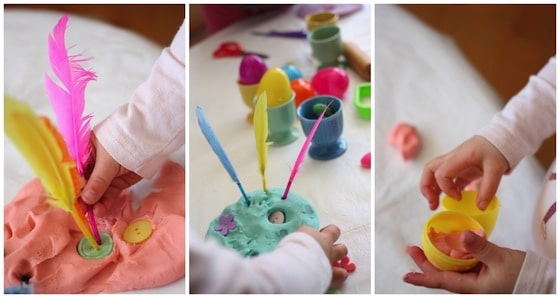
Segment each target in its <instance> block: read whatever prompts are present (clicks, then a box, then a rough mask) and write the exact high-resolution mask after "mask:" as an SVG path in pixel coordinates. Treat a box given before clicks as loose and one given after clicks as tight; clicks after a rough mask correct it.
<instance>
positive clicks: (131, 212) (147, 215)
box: [4, 162, 185, 294]
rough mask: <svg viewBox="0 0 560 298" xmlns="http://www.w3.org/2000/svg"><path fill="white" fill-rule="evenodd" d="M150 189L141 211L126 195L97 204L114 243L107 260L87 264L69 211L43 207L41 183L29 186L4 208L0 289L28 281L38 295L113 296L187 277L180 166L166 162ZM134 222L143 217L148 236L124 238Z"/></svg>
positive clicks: (102, 228)
mask: <svg viewBox="0 0 560 298" xmlns="http://www.w3.org/2000/svg"><path fill="white" fill-rule="evenodd" d="M153 187H154V188H155V190H154V191H153V192H152V193H150V194H149V195H148V196H147V197H145V198H144V199H143V200H142V201H141V203H140V204H139V206H136V205H134V204H133V202H132V197H131V194H130V191H129V190H125V191H124V192H123V193H121V194H120V195H119V197H116V198H110V199H107V200H102V201H100V202H99V203H97V204H95V206H94V213H95V217H96V219H95V220H96V222H97V224H98V228H99V230H100V231H104V232H107V233H109V234H110V235H111V236H112V238H113V242H114V246H113V251H112V252H111V253H110V254H109V255H108V256H106V257H103V258H100V259H93V260H90V259H85V258H82V257H81V256H80V255H79V254H78V253H77V251H76V246H77V244H78V242H79V241H80V239H82V237H83V235H82V234H81V232H80V231H79V229H78V228H77V226H76V224H75V223H74V221H73V220H72V216H71V215H70V213H67V212H65V211H63V210H62V209H59V208H57V207H53V206H51V205H49V204H47V203H46V202H45V198H44V195H43V194H44V189H43V186H42V185H41V183H40V181H39V180H38V179H33V180H32V181H30V182H29V183H28V184H27V185H25V186H24V187H23V188H22V190H21V191H20V192H19V193H18V194H17V195H16V197H15V198H14V199H13V200H12V201H11V202H10V203H9V204H8V205H7V206H5V208H4V287H10V286H17V285H20V282H21V279H22V276H26V277H29V278H30V279H29V282H30V284H31V285H32V286H33V288H34V292H35V293H36V294H41V293H100V292H105V293H113V292H121V291H127V290H134V289H147V288H154V287H159V286H163V285H166V284H168V283H171V282H173V281H176V280H178V279H180V278H182V277H183V276H185V171H184V169H183V168H182V167H181V166H179V165H177V164H175V163H172V162H167V163H166V164H165V165H164V166H163V168H162V169H161V173H160V177H159V178H158V179H157V180H156V181H155V182H154V184H153ZM133 205H134V207H133ZM84 210H85V209H84ZM136 219H146V220H148V221H149V222H150V223H151V225H152V229H153V232H152V234H151V235H150V236H149V238H148V239H146V240H145V241H144V242H141V243H137V244H130V243H127V242H126V241H124V240H123V237H122V235H123V232H124V230H125V229H126V228H127V226H128V225H129V224H130V223H131V222H133V221H134V220H136Z"/></svg>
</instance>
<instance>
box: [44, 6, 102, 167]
mask: <svg viewBox="0 0 560 298" xmlns="http://www.w3.org/2000/svg"><path fill="white" fill-rule="evenodd" d="M67 23H68V16H67V15H63V16H62V17H61V18H60V20H59V21H58V23H57V24H56V26H55V27H54V29H53V31H52V33H51V34H50V35H49V39H48V48H49V61H50V65H51V69H52V71H53V72H54V74H55V76H56V77H57V78H58V80H59V81H60V83H61V84H62V86H59V85H57V84H56V83H55V82H54V81H53V80H52V79H51V78H50V77H49V75H48V74H45V87H46V89H47V95H48V97H49V99H50V101H51V105H52V107H53V110H54V113H55V116H56V120H57V123H58V129H59V130H60V132H61V134H62V136H63V137H64V140H65V142H66V145H67V146H68V150H69V151H70V155H71V156H72V158H74V160H75V161H76V164H77V166H78V171H79V172H80V174H82V175H83V174H84V173H83V171H84V166H85V164H86V162H87V160H88V158H89V155H90V153H91V148H90V146H89V138H90V134H91V127H90V121H91V118H92V115H91V114H89V115H85V116H83V115H82V114H83V113H84V108H85V89H86V85H87V83H88V82H90V81H92V80H95V79H96V78H97V76H96V74H95V73H94V72H92V71H88V70H86V69H84V68H83V67H82V66H81V65H80V64H79V63H80V62H83V61H87V60H89V59H88V58H83V57H82V56H81V55H73V56H69V55H68V51H67V49H66V43H65V41H64V33H65V31H66V26H67Z"/></svg>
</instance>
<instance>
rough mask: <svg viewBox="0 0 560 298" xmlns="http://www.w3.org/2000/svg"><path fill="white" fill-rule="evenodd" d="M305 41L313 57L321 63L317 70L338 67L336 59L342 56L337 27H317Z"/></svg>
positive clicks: (340, 40)
mask: <svg viewBox="0 0 560 298" xmlns="http://www.w3.org/2000/svg"><path fill="white" fill-rule="evenodd" d="M307 39H308V40H309V42H310V43H311V50H312V52H313V57H315V58H317V60H319V62H321V65H320V66H319V68H323V67H328V66H338V64H339V63H338V57H340V55H342V39H341V37H340V28H338V27H337V26H324V27H319V28H317V29H315V30H313V31H312V32H311V33H309V35H308V36H307Z"/></svg>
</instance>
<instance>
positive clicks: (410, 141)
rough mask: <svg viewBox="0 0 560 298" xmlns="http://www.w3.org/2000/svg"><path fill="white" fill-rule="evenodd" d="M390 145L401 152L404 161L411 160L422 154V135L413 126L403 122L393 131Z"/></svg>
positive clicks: (390, 134)
mask: <svg viewBox="0 0 560 298" xmlns="http://www.w3.org/2000/svg"><path fill="white" fill-rule="evenodd" d="M389 144H391V145H392V146H393V147H395V148H397V150H399V152H400V154H401V157H402V158H403V159H404V160H410V159H413V158H415V157H416V156H417V155H418V152H420V147H421V141H420V134H419V133H418V131H417V130H416V128H415V127H414V126H413V125H411V124H408V123H404V122H401V123H398V124H397V125H395V126H394V127H393V128H392V129H391V132H390V133H389Z"/></svg>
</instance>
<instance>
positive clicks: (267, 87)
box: [257, 67, 293, 107]
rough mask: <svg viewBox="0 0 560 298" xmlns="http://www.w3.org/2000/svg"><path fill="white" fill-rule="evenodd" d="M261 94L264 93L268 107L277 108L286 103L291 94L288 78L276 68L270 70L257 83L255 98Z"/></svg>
mask: <svg viewBox="0 0 560 298" xmlns="http://www.w3.org/2000/svg"><path fill="white" fill-rule="evenodd" d="M262 92H266V97H267V99H268V101H267V104H268V106H269V107H275V106H279V105H281V104H284V103H286V102H288V101H289V100H290V99H291V97H292V93H293V91H292V88H291V87H290V80H289V79H288V76H287V75H286V73H285V72H284V71H283V70H282V69H280V68H278V67H274V68H270V69H268V70H267V71H266V72H265V73H264V75H263V77H262V78H261V81H260V82H259V88H258V89H257V96H259V95H260V94H261V93H262Z"/></svg>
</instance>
